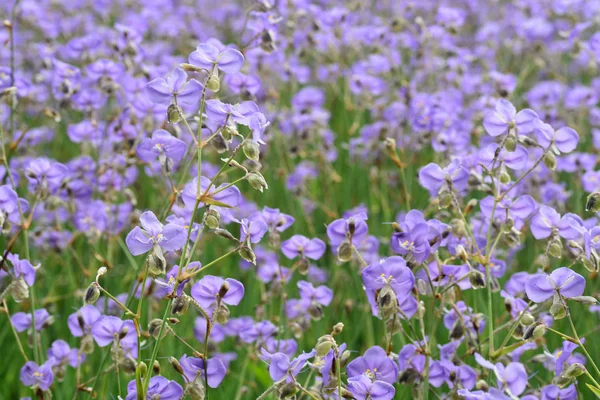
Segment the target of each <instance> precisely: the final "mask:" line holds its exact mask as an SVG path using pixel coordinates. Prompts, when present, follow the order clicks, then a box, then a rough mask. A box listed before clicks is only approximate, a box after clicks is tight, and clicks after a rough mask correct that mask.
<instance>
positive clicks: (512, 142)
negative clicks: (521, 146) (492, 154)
mask: <svg viewBox="0 0 600 400" xmlns="http://www.w3.org/2000/svg"><path fill="white" fill-rule="evenodd" d="M504 148H505V149H506V151H508V152H510V153H512V152H513V151H515V149H516V148H517V138H516V136H515V135H514V133H512V132H511V133H509V135H508V137H507V138H506V142H504Z"/></svg>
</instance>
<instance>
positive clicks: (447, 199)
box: [439, 191, 452, 208]
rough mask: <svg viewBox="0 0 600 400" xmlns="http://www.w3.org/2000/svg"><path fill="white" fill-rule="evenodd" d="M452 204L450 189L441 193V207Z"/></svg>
mask: <svg viewBox="0 0 600 400" xmlns="http://www.w3.org/2000/svg"><path fill="white" fill-rule="evenodd" d="M451 204H452V194H451V193H450V192H448V191H444V192H442V193H440V195H439V207H440V208H448V207H450V205H451Z"/></svg>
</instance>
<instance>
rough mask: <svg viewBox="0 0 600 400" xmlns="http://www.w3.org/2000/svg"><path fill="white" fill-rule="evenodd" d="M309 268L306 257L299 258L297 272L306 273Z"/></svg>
mask: <svg viewBox="0 0 600 400" xmlns="http://www.w3.org/2000/svg"><path fill="white" fill-rule="evenodd" d="M309 268H310V263H309V262H308V259H306V258H304V257H302V258H301V259H299V260H298V273H299V274H300V275H306V274H308V270H309Z"/></svg>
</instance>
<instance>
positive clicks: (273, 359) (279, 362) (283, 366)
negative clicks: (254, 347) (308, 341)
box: [260, 348, 317, 382]
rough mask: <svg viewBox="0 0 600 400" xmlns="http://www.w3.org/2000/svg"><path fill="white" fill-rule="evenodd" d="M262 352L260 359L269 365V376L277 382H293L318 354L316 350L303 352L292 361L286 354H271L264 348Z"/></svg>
mask: <svg viewBox="0 0 600 400" xmlns="http://www.w3.org/2000/svg"><path fill="white" fill-rule="evenodd" d="M261 352H262V356H261V357H260V358H261V359H262V360H263V361H265V362H267V363H268V364H269V375H270V376H271V379H273V381H275V382H277V381H280V380H281V379H283V378H286V380H287V381H288V382H291V381H292V377H295V376H296V375H298V374H299V373H300V371H302V368H304V366H305V365H306V363H307V361H308V360H310V359H311V358H313V357H314V356H315V354H316V353H317V352H316V351H315V350H312V351H311V352H310V353H304V352H303V353H302V354H300V355H299V356H298V357H296V358H294V359H293V360H290V357H289V356H288V355H287V354H284V353H275V354H271V353H269V352H268V351H266V350H265V349H264V348H261ZM290 375H291V376H290Z"/></svg>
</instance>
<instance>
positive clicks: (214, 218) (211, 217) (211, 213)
mask: <svg viewBox="0 0 600 400" xmlns="http://www.w3.org/2000/svg"><path fill="white" fill-rule="evenodd" d="M220 221H221V214H219V212H218V211H217V210H215V209H214V208H210V209H209V210H208V211H207V215H206V222H205V223H206V226H208V228H209V229H212V230H215V229H217V228H218V227H219V223H220Z"/></svg>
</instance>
